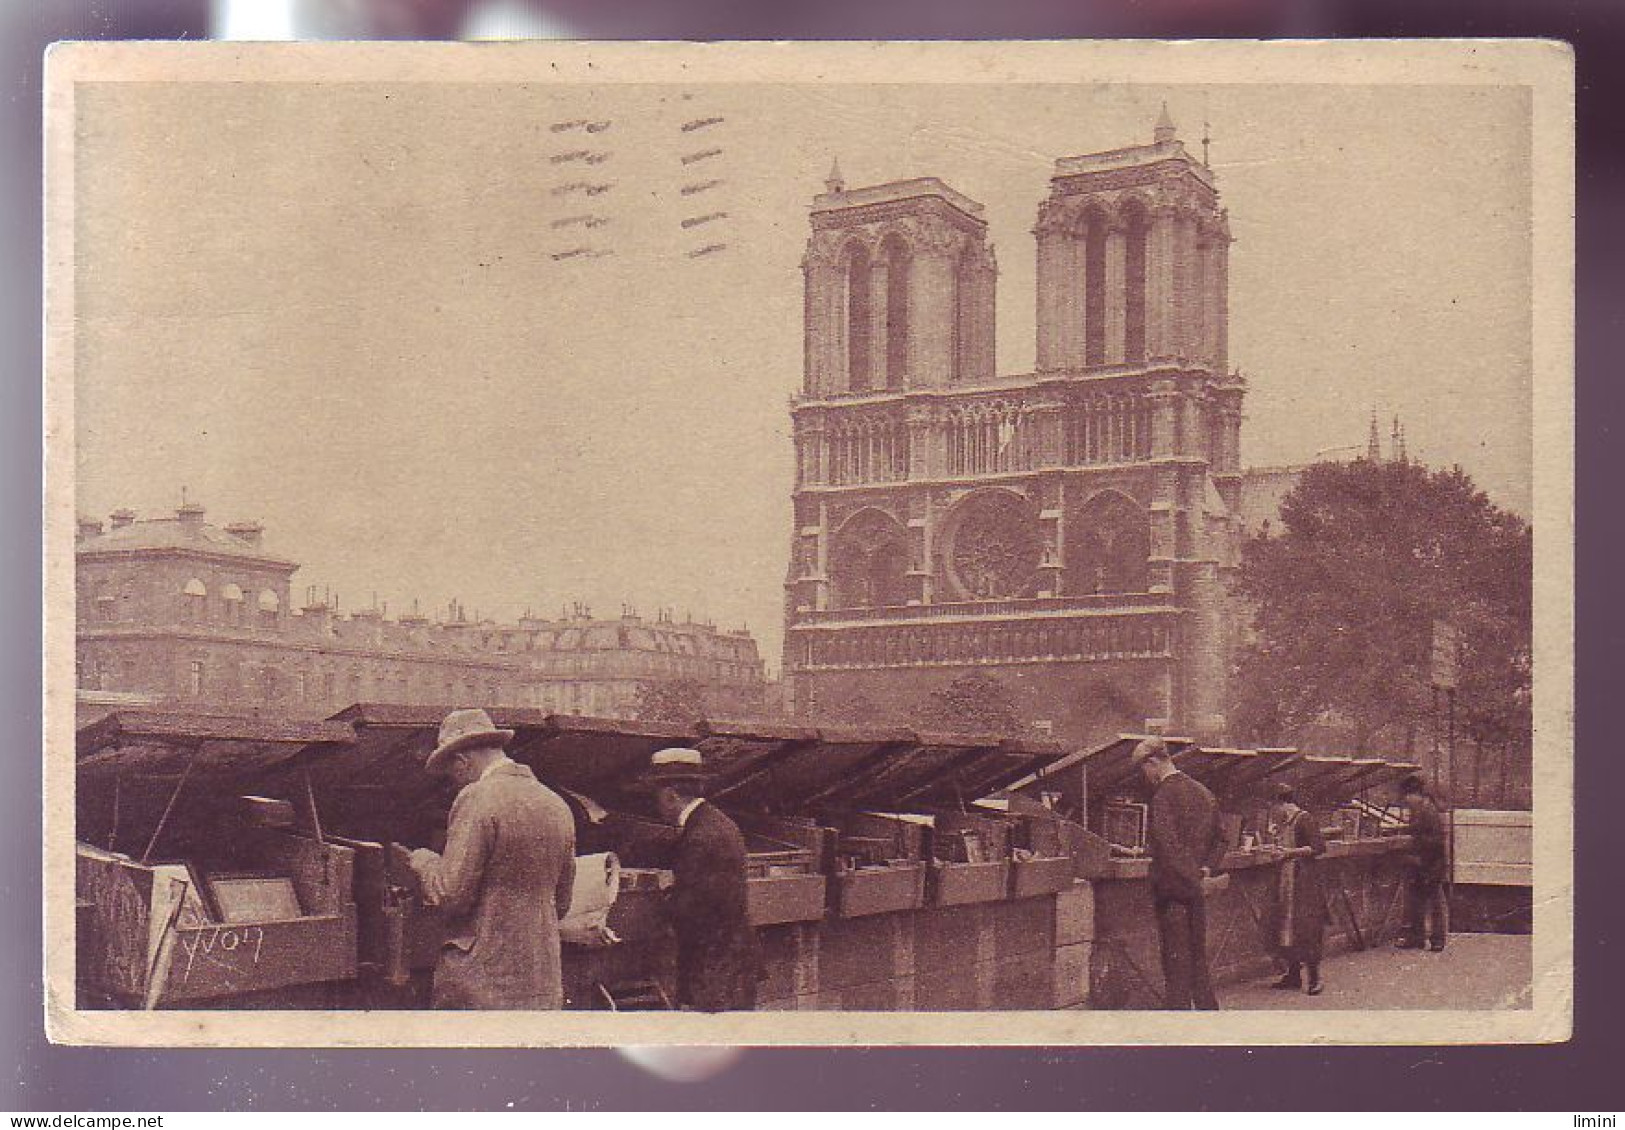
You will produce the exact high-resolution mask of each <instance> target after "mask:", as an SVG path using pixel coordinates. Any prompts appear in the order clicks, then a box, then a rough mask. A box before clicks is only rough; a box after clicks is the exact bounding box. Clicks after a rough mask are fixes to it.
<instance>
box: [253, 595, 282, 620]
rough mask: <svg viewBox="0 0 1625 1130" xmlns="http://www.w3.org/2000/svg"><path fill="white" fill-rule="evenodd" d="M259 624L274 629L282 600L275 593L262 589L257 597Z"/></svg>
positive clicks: (280, 610)
mask: <svg viewBox="0 0 1625 1130" xmlns="http://www.w3.org/2000/svg"><path fill="white" fill-rule="evenodd" d="M259 609H260V623H261V624H262V625H264V626H265V627H267V628H274V627H276V623H277V617H278V616H279V615H281V612H282V600H281V598H280V597H278V596H277V594H276V593H275V592H273V591H272V590H270V589H264V590H262V591H261V592H260V595H259Z"/></svg>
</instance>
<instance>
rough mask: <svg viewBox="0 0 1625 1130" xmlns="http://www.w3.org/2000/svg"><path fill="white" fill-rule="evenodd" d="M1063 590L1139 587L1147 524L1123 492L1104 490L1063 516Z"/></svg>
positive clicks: (1145, 568)
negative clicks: (1064, 546)
mask: <svg viewBox="0 0 1625 1130" xmlns="http://www.w3.org/2000/svg"><path fill="white" fill-rule="evenodd" d="M1067 530H1068V536H1067V548H1066V591H1067V593H1068V594H1069V595H1071V596H1089V595H1091V594H1095V593H1122V592H1144V591H1145V590H1146V586H1147V584H1148V579H1149V558H1150V556H1151V524H1150V520H1149V519H1148V517H1147V516H1146V513H1145V510H1144V509H1143V508H1141V507H1140V506H1139V505H1138V504H1137V503H1135V502H1134V501H1133V500H1132V499H1130V498H1129V497H1127V496H1126V495H1122V494H1119V493H1117V492H1116V491H1105V492H1102V493H1101V494H1098V495H1096V496H1095V497H1094V498H1092V499H1090V500H1089V502H1088V503H1087V504H1086V505H1085V506H1084V507H1083V508H1082V509H1080V510H1079V511H1078V512H1077V513H1076V514H1072V515H1068V518H1067Z"/></svg>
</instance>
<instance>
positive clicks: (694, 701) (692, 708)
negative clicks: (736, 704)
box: [632, 679, 711, 723]
mask: <svg viewBox="0 0 1625 1130" xmlns="http://www.w3.org/2000/svg"><path fill="white" fill-rule="evenodd" d="M710 705H711V704H710V699H709V695H707V693H706V689H705V686H704V684H702V683H700V682H699V681H697V680H695V679H651V680H646V681H644V682H641V683H639V684H638V690H637V698H636V699H634V700H633V705H632V712H633V714H634V715H635V716H636V717H637V719H638V720H639V721H640V722H683V723H687V722H697V721H699V720H700V719H701V718H704V717H706V716H707V715H708V714H709V713H710Z"/></svg>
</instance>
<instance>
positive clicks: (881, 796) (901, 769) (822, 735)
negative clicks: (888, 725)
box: [715, 727, 1064, 815]
mask: <svg viewBox="0 0 1625 1130" xmlns="http://www.w3.org/2000/svg"><path fill="white" fill-rule="evenodd" d="M1063 752H1064V750H1063V749H1062V747H1061V746H1059V745H1056V744H1054V743H1049V742H1029V741H1019V740H1015V739H1001V738H999V737H997V736H993V735H981V736H975V735H963V734H951V735H950V734H934V733H916V732H914V731H910V730H900V729H856V728H853V729H846V728H833V727H832V728H821V729H819V730H817V731H816V732H815V734H814V736H812V737H809V738H803V739H801V740H798V741H793V742H785V743H781V744H780V745H779V747H778V748H777V749H775V750H773V751H772V752H771V753H768V754H766V755H764V756H763V757H761V758H759V759H758V760H757V761H756V762H755V764H754V765H753V766H752V770H751V772H750V773H748V774H746V775H744V776H734V775H729V774H726V773H725V775H724V778H723V779H722V780H721V781H720V782H719V785H718V788H717V790H716V793H715V795H716V796H717V799H719V800H722V801H724V802H725V803H731V804H733V805H735V806H736V807H740V808H747V809H755V810H760V811H767V812H777V813H780V814H788V813H803V814H808V815H810V814H812V813H814V812H816V811H819V810H847V811H852V810H867V811H875V812H925V811H930V810H934V809H964V808H966V807H967V806H969V805H970V804H971V802H973V801H976V800H980V799H981V798H982V797H985V796H988V795H990V794H992V793H995V792H998V791H999V790H1001V789H1004V788H1006V787H1007V786H1009V785H1010V784H1012V783H1014V782H1015V781H1017V780H1020V779H1021V778H1022V777H1025V776H1028V775H1030V774H1032V773H1033V772H1035V771H1036V770H1037V769H1039V768H1040V767H1042V766H1044V765H1047V764H1049V763H1050V762H1052V761H1055V760H1056V759H1058V758H1059V757H1061V756H1062V754H1063Z"/></svg>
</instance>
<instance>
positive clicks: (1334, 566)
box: [1233, 460, 1533, 753]
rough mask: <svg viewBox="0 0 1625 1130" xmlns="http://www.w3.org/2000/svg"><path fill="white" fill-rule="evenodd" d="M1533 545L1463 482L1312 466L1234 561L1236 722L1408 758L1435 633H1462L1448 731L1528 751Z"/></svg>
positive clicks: (1423, 713)
mask: <svg viewBox="0 0 1625 1130" xmlns="http://www.w3.org/2000/svg"><path fill="white" fill-rule="evenodd" d="M1532 586H1533V545H1532V539H1531V532H1530V528H1529V524H1528V523H1527V522H1526V521H1524V520H1523V519H1522V518H1520V517H1518V516H1517V515H1515V514H1512V513H1509V512H1507V511H1505V510H1502V509H1500V508H1498V507H1496V506H1495V505H1494V504H1493V503H1491V502H1490V500H1489V499H1488V498H1487V497H1486V496H1485V495H1484V494H1483V493H1482V492H1480V491H1479V490H1478V489H1477V488H1476V487H1475V486H1474V485H1473V483H1472V480H1471V479H1469V478H1468V477H1467V476H1466V475H1465V474H1463V473H1462V472H1461V471H1460V470H1459V469H1452V470H1429V469H1428V468H1426V467H1424V466H1421V465H1420V464H1416V463H1409V462H1403V461H1400V462H1387V463H1376V462H1371V461H1368V460H1360V461H1357V462H1350V463H1322V464H1317V465H1315V466H1312V467H1310V468H1308V469H1307V470H1306V471H1305V472H1304V474H1303V477H1302V478H1301V479H1300V480H1299V482H1298V485H1297V486H1296V487H1295V488H1294V489H1293V490H1292V491H1291V492H1290V493H1289V494H1288V495H1287V496H1286V498H1285V499H1284V500H1283V501H1282V503H1281V527H1280V529H1279V530H1278V531H1277V532H1276V533H1274V534H1273V535H1271V534H1270V533H1268V532H1266V533H1265V534H1263V535H1261V536H1258V537H1255V538H1253V539H1251V540H1250V541H1249V542H1248V543H1247V545H1246V546H1245V548H1244V553H1243V560H1242V569H1241V579H1240V590H1241V594H1242V596H1243V597H1244V598H1245V599H1246V600H1247V601H1249V602H1250V603H1251V605H1252V607H1253V609H1254V622H1253V634H1252V638H1251V639H1250V640H1248V641H1247V642H1246V643H1245V645H1244V646H1243V647H1242V648H1241V649H1240V654H1239V662H1238V671H1237V677H1236V680H1235V683H1234V685H1235V687H1236V695H1235V703H1234V706H1235V712H1234V716H1233V721H1234V724H1235V729H1236V730H1237V732H1238V736H1239V737H1240V738H1241V739H1242V740H1244V741H1248V742H1253V743H1259V744H1277V743H1280V744H1306V745H1307V744H1311V743H1306V742H1305V740H1304V739H1305V737H1306V736H1307V735H1309V734H1311V733H1312V732H1314V731H1315V730H1316V729H1318V728H1321V727H1327V728H1330V729H1331V730H1334V731H1340V732H1342V733H1344V734H1346V735H1347V739H1348V741H1347V744H1348V746H1349V748H1351V749H1353V750H1358V751H1362V752H1401V753H1414V752H1416V751H1417V748H1418V743H1419V742H1421V741H1422V740H1423V739H1426V738H1428V737H1429V735H1430V733H1431V729H1430V728H1431V726H1432V725H1433V692H1432V689H1431V682H1430V657H1431V653H1432V644H1433V634H1434V626H1435V624H1436V623H1440V622H1443V623H1446V624H1449V625H1451V626H1452V627H1453V628H1454V629H1455V630H1456V631H1457V632H1458V633H1459V636H1460V640H1461V647H1460V656H1459V659H1460V662H1459V669H1460V686H1459V689H1458V691H1457V697H1456V718H1457V730H1458V733H1460V734H1462V735H1465V736H1466V737H1468V738H1469V739H1471V740H1473V741H1476V742H1478V743H1479V744H1480V746H1481V747H1496V748H1499V749H1500V750H1502V751H1505V750H1508V749H1512V748H1524V747H1526V746H1527V745H1528V744H1529V741H1530V726H1531V716H1530V648H1531V633H1532V616H1531V593H1532Z"/></svg>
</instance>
